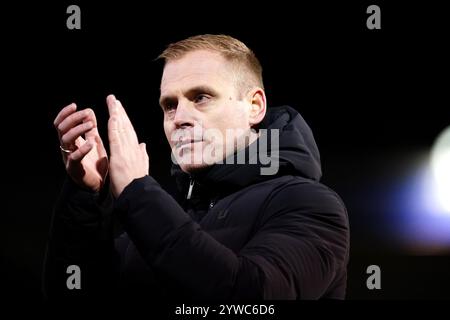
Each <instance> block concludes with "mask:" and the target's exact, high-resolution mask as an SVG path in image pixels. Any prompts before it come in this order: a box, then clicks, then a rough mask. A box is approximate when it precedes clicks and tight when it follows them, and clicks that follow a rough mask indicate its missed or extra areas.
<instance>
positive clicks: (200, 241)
mask: <svg viewBox="0 0 450 320" xmlns="http://www.w3.org/2000/svg"><path fill="white" fill-rule="evenodd" d="M289 188H291V190H283V191H282V192H278V194H276V195H273V196H272V198H271V199H268V200H267V204H266V208H265V209H264V212H263V213H262V217H263V219H262V220H263V221H264V222H261V225H260V227H259V229H258V231H257V232H256V233H255V234H254V235H253V237H252V238H251V239H250V240H249V242H248V243H247V244H246V246H245V247H244V248H243V249H242V250H241V251H240V252H238V253H235V252H233V251H232V250H230V249H229V248H227V247H225V246H224V245H222V244H221V243H219V242H218V241H216V240H215V239H214V238H213V237H212V236H210V235H209V234H208V233H207V232H205V231H203V230H202V229H201V227H200V226H199V225H198V224H197V223H196V222H194V221H193V220H192V219H191V218H190V217H189V216H188V215H187V214H186V213H185V212H184V210H183V209H182V208H181V207H180V206H179V205H178V204H177V202H176V201H175V200H174V199H173V198H172V197H171V196H170V195H169V194H167V193H166V192H165V191H164V190H163V189H162V188H161V187H160V186H159V184H158V183H157V182H156V181H155V180H154V179H153V178H152V177H149V176H146V177H143V178H140V179H136V180H134V181H133V182H132V183H131V184H130V185H128V186H127V188H125V190H124V191H123V193H122V194H121V195H120V197H119V198H118V201H117V209H118V212H119V213H120V216H121V218H122V222H123V225H124V228H125V230H126V231H127V233H128V235H129V236H130V239H131V240H132V241H133V242H134V244H135V245H136V247H137V249H138V250H139V252H140V254H141V255H142V257H143V258H144V260H145V261H146V263H147V264H148V265H150V266H152V267H153V268H154V270H157V271H159V272H160V273H161V274H164V275H166V276H167V277H168V279H170V280H171V281H172V282H173V283H175V284H176V285H177V286H178V288H179V290H184V291H185V292H187V293H189V295H190V296H191V297H193V298H200V299H296V298H311V299H313V298H319V297H320V296H321V295H322V294H324V293H325V291H326V289H327V288H328V287H329V286H330V284H331V283H332V281H333V279H334V277H335V275H336V272H337V269H338V268H342V267H343V266H344V264H345V263H346V262H345V259H346V254H347V241H348V236H347V231H348V230H347V225H346V220H345V218H344V214H346V212H345V208H344V207H343V205H342V204H341V203H340V202H338V199H337V198H336V197H335V196H333V195H332V194H330V192H329V190H328V189H326V190H325V191H324V190H322V189H321V190H318V192H313V193H315V194H316V196H315V197H316V198H318V199H311V200H307V201H310V202H309V203H301V201H296V202H293V201H292V199H293V198H294V199H298V197H297V196H296V194H295V193H301V192H303V191H302V190H298V188H299V187H297V186H293V187H289ZM308 192H309V193H311V190H308ZM317 200H320V202H319V203H320V204H321V205H320V207H317V205H316V204H315V203H316V202H315V201H317ZM336 250H337V251H336Z"/></svg>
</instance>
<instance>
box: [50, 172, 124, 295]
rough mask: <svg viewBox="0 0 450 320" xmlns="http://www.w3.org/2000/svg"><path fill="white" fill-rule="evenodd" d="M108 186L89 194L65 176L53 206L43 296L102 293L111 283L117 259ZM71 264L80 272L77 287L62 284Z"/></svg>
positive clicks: (112, 282) (112, 283) (106, 290)
mask: <svg viewBox="0 0 450 320" xmlns="http://www.w3.org/2000/svg"><path fill="white" fill-rule="evenodd" d="M108 189H109V188H107V186H105V188H103V190H104V191H102V192H101V193H93V192H90V191H87V190H84V189H81V188H80V187H78V186H77V185H76V184H75V183H74V182H73V181H72V180H71V179H70V178H67V179H66V181H65V183H64V185H63V188H62V191H61V194H60V196H59V198H58V201H57V203H56V205H55V207H54V212H53V217H52V222H51V227H50V234H49V241H48V244H47V251H46V254H45V261H44V271H43V276H42V280H43V291H44V295H45V296H46V297H47V298H49V299H61V298H67V297H70V298H73V297H75V298H86V297H89V296H92V295H93V294H102V295H103V294H104V293H108V292H110V290H108V289H109V288H110V287H111V286H113V285H114V271H115V269H114V268H115V266H116V265H118V261H116V260H118V259H119V258H118V255H117V254H116V252H115V250H114V234H113V219H112V209H113V202H112V201H113V200H112V196H111V195H110V193H109V192H108ZM71 265H76V266H78V267H79V268H80V271H81V272H80V279H81V289H79V290H76V289H71V290H69V289H68V287H67V285H66V282H67V279H68V277H69V276H70V275H71V274H72V273H71V272H69V273H68V272H67V268H68V267H69V266H71Z"/></svg>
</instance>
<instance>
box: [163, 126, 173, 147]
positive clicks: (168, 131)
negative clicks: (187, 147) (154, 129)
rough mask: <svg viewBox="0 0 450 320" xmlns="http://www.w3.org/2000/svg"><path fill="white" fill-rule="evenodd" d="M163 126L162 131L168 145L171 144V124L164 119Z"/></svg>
mask: <svg viewBox="0 0 450 320" xmlns="http://www.w3.org/2000/svg"><path fill="white" fill-rule="evenodd" d="M163 126H164V133H165V134H166V139H167V141H168V142H169V145H170V146H172V141H171V140H170V137H171V135H172V129H171V125H170V123H168V122H166V121H165V122H164V124H163Z"/></svg>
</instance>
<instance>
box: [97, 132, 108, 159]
mask: <svg viewBox="0 0 450 320" xmlns="http://www.w3.org/2000/svg"><path fill="white" fill-rule="evenodd" d="M94 141H95V142H96V145H97V152H98V155H99V156H100V158H103V157H107V156H108V154H107V153H106V149H105V146H104V145H103V141H102V138H100V136H99V135H97V136H95V137H94Z"/></svg>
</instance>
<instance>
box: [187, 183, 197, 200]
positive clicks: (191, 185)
mask: <svg viewBox="0 0 450 320" xmlns="http://www.w3.org/2000/svg"><path fill="white" fill-rule="evenodd" d="M194 183H195V180H194V179H192V178H190V180H189V190H188V194H187V196H186V199H188V200H189V199H190V198H191V196H192V189H193V188H194Z"/></svg>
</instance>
